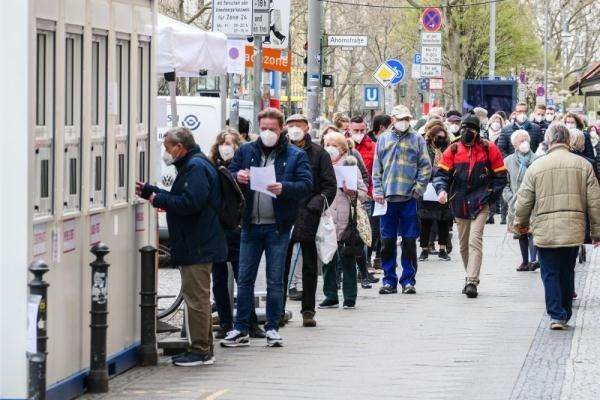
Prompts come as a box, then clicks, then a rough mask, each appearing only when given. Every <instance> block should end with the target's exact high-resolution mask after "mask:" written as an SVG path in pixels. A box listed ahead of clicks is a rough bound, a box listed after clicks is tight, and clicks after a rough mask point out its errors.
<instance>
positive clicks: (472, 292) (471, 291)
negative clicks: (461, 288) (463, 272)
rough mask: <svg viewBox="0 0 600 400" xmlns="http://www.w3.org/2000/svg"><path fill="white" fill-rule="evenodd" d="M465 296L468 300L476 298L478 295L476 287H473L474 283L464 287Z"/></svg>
mask: <svg viewBox="0 0 600 400" xmlns="http://www.w3.org/2000/svg"><path fill="white" fill-rule="evenodd" d="M465 294H466V295H467V297H468V298H470V299H474V298H476V297H477V294H478V293H477V286H475V284H474V283H467V286H465Z"/></svg>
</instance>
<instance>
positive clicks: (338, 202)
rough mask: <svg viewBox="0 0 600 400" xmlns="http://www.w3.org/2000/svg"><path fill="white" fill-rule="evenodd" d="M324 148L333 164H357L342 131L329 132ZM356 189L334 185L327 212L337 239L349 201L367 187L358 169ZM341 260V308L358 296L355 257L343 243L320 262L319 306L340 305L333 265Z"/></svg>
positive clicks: (364, 196)
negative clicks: (335, 190)
mask: <svg viewBox="0 0 600 400" xmlns="http://www.w3.org/2000/svg"><path fill="white" fill-rule="evenodd" d="M325 150H326V151H327V153H329V156H330V157H331V162H332V164H333V166H334V167H335V166H344V165H356V163H357V160H356V158H355V157H353V156H350V155H349V151H348V150H349V149H348V143H347V141H346V138H345V137H344V135H342V134H341V133H337V132H331V133H329V134H327V136H326V137H325ZM356 174H357V183H358V185H357V186H358V190H350V189H348V188H346V185H345V183H344V185H343V187H341V188H340V187H339V186H338V188H337V194H336V196H335V199H334V200H333V202H332V203H331V205H330V206H329V211H330V213H331V216H332V217H333V222H334V224H335V228H336V233H337V238H338V240H339V239H340V238H341V237H342V234H343V233H344V230H345V229H346V227H347V226H348V219H349V216H350V211H351V209H352V205H351V203H352V202H353V201H356V199H357V198H358V199H359V200H361V201H366V200H367V198H368V196H367V186H366V185H365V184H364V182H363V180H362V177H361V175H360V172H359V171H358V169H357V170H356ZM339 257H341V259H342V266H343V272H342V292H343V295H344V308H350V309H352V308H355V307H356V295H357V290H356V289H357V288H356V285H357V274H356V256H354V255H349V254H346V253H345V252H344V249H343V246H342V245H339V248H338V251H337V253H336V255H335V256H334V257H333V260H331V261H330V262H329V263H327V264H325V265H323V293H324V294H325V300H323V302H321V304H319V308H337V307H339V299H338V287H337V281H336V277H337V273H336V264H337V259H338V258H339Z"/></svg>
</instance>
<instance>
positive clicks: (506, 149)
mask: <svg viewBox="0 0 600 400" xmlns="http://www.w3.org/2000/svg"><path fill="white" fill-rule="evenodd" d="M515 114H516V118H515V121H514V122H513V123H511V124H510V125H507V126H506V127H505V128H504V129H503V130H502V133H501V134H500V137H499V138H498V142H497V143H496V145H497V146H498V148H499V149H500V151H501V152H502V156H503V157H504V158H506V157H508V156H509V155H511V154H513V153H514V152H515V148H514V146H513V145H512V143H511V141H510V137H511V135H512V134H513V132H515V131H517V130H519V129H523V130H526V131H527V133H529V138H530V139H531V150H532V151H533V152H534V153H535V152H536V151H537V148H538V145H539V144H540V143H541V142H542V140H543V138H544V136H543V134H542V129H541V128H540V126H539V125H538V124H536V123H533V122H531V121H529V118H528V115H529V111H528V108H527V104H526V103H518V104H517V107H516V108H515ZM503 221H504V219H503Z"/></svg>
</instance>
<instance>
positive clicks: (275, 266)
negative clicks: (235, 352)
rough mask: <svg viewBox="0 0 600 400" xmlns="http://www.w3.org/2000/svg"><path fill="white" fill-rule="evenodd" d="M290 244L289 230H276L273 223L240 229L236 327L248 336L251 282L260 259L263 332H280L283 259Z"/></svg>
mask: <svg viewBox="0 0 600 400" xmlns="http://www.w3.org/2000/svg"><path fill="white" fill-rule="evenodd" d="M289 241H290V230H289V229H288V230H286V231H279V230H277V226H276V225H275V224H269V225H249V226H247V227H244V228H242V238H241V244H240V272H239V277H238V303H237V317H236V321H235V328H236V329H237V330H238V331H240V332H242V333H247V332H248V329H249V327H250V322H251V321H250V316H251V314H252V310H254V283H255V282H256V275H257V273H258V266H259V264H260V258H261V256H262V254H263V251H264V252H265V258H266V260H267V268H266V270H267V323H266V324H265V329H266V330H270V329H275V330H278V329H279V318H280V317H281V314H282V307H283V273H284V269H285V256H286V254H287V247H288V244H289Z"/></svg>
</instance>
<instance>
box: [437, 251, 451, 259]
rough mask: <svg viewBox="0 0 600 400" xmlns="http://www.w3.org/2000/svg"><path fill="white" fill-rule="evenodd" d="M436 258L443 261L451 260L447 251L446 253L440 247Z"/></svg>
mask: <svg viewBox="0 0 600 400" xmlns="http://www.w3.org/2000/svg"><path fill="white" fill-rule="evenodd" d="M438 258H439V259H440V260H444V261H450V260H451V258H450V256H449V255H448V253H446V250H444V249H440V252H439V253H438Z"/></svg>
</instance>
